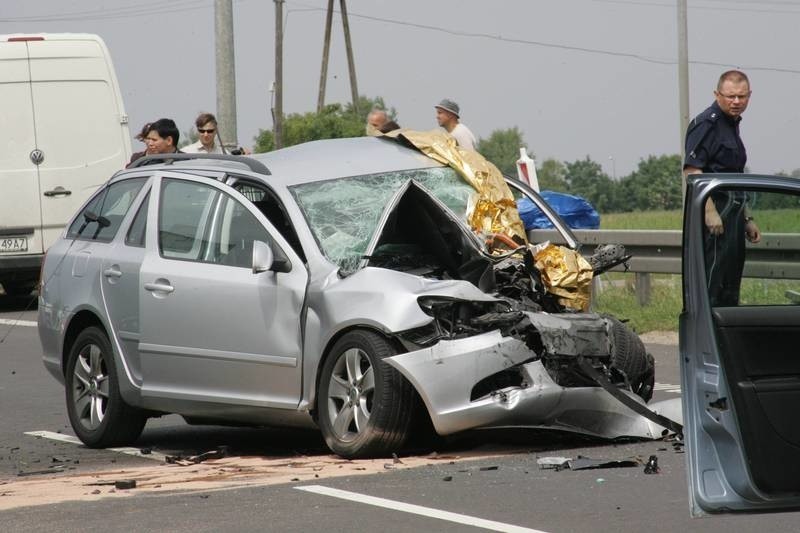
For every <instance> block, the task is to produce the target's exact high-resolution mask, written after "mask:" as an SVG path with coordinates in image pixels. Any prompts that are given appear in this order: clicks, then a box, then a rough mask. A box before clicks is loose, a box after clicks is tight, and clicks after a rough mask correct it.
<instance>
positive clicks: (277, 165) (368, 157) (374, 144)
mask: <svg viewBox="0 0 800 533" xmlns="http://www.w3.org/2000/svg"><path fill="white" fill-rule="evenodd" d="M193 155H196V156H197V157H192V156H193ZM180 157H181V158H182V159H176V160H174V161H170V162H169V163H158V162H151V165H152V167H156V168H160V169H162V170H178V169H181V170H190V169H194V170H205V171H209V170H210V171H214V172H224V173H228V172H231V171H232V170H236V171H238V172H248V171H247V170H246V169H247V167H250V172H248V174H249V175H250V176H256V177H258V178H260V179H262V180H263V181H265V182H267V183H269V184H270V185H272V186H281V185H282V186H284V187H291V186H292V185H298V184H303V183H313V182H317V181H325V180H329V179H335V178H343V177H348V176H364V175H370V174H380V173H383V172H392V171H397V170H414V169H418V168H434V167H441V166H444V165H442V164H441V163H438V162H437V161H435V160H434V159H431V158H430V157H427V156H426V155H424V154H423V153H422V152H420V151H418V150H416V149H413V148H408V147H407V146H405V145H403V144H401V142H400V141H396V140H394V139H389V138H378V137H352V138H346V139H324V140H320V141H311V142H307V143H302V144H296V145H294V146H290V147H288V148H282V149H280V150H275V151H272V152H267V153H263V154H253V155H250V156H213V155H208V154H182V155H181V156H180ZM183 158H185V159H183ZM248 160H250V161H249V163H248ZM253 160H255V161H253ZM256 162H257V163H256ZM254 163H255V164H254ZM259 163H260V165H259ZM151 165H147V167H151ZM261 165H263V166H265V167H266V168H267V169H268V172H264V171H263V167H262V169H259V168H257V167H261ZM141 168H143V167H135V169H137V170H141ZM133 169H134V168H133V167H132V168H130V169H128V170H133ZM124 175H128V173H125V174H124Z"/></svg>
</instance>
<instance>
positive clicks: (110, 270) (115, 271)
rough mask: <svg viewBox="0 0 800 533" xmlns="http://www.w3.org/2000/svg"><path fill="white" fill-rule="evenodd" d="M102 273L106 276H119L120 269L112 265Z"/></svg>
mask: <svg viewBox="0 0 800 533" xmlns="http://www.w3.org/2000/svg"><path fill="white" fill-rule="evenodd" d="M103 275H104V276H105V277H107V278H121V277H122V271H121V270H120V269H119V268H118V267H117V266H113V267H111V268H107V269H105V270H103Z"/></svg>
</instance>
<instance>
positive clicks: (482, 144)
mask: <svg viewBox="0 0 800 533" xmlns="http://www.w3.org/2000/svg"><path fill="white" fill-rule="evenodd" d="M521 146H525V140H524V139H523V138H522V132H521V131H520V130H519V128H517V127H516V126H514V127H513V128H508V129H504V130H494V131H493V132H492V133H490V134H489V137H487V138H485V139H478V146H476V148H477V150H478V152H480V153H481V155H482V156H483V157H485V158H486V159H488V160H489V161H491V162H492V163H494V164H495V166H496V167H497V168H499V169H500V172H502V173H503V174H507V175H509V176H512V177H516V176H517V159H519V149H520V147H521Z"/></svg>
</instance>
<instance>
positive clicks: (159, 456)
mask: <svg viewBox="0 0 800 533" xmlns="http://www.w3.org/2000/svg"><path fill="white" fill-rule="evenodd" d="M25 434H26V435H30V436H32V437H42V438H44V439H50V440H57V441H60V442H68V443H70V444H80V445H82V444H83V443H82V442H81V440H80V439H79V438H78V437H73V436H72V435H62V434H61V433H54V432H52V431H26V432H25ZM106 450H108V451H111V452H117V453H124V454H125V455H133V456H135V457H142V458H144V459H153V460H154V461H160V462H162V463H163V462H166V460H167V456H166V455H164V454H163V453H158V452H150V453H142V452H141V450H140V449H139V448H106Z"/></svg>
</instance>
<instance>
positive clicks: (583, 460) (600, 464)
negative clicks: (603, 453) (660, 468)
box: [567, 455, 639, 470]
mask: <svg viewBox="0 0 800 533" xmlns="http://www.w3.org/2000/svg"><path fill="white" fill-rule="evenodd" d="M567 464H568V465H569V468H570V470H592V469H596V468H630V467H633V466H639V462H638V461H634V460H633V459H623V460H621V461H617V460H613V459H612V460H609V459H592V458H591V457H583V456H582V455H579V456H578V457H577V458H575V459H570V460H569V462H568V463H567Z"/></svg>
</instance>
